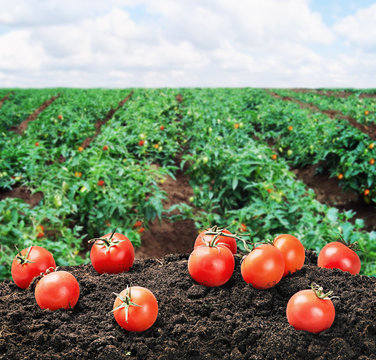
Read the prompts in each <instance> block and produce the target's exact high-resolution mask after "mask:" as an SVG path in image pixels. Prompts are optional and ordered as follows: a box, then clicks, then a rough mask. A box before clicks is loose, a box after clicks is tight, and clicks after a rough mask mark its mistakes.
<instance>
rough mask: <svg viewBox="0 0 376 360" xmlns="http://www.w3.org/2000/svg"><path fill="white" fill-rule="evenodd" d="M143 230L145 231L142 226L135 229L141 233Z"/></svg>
mask: <svg viewBox="0 0 376 360" xmlns="http://www.w3.org/2000/svg"><path fill="white" fill-rule="evenodd" d="M144 231H145V228H143V227H140V228H139V229H138V230H137V232H138V233H139V234H142V233H143V232H144Z"/></svg>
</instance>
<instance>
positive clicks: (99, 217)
mask: <svg viewBox="0 0 376 360" xmlns="http://www.w3.org/2000/svg"><path fill="white" fill-rule="evenodd" d="M19 91H21V90H19ZM21 92H22V91H21ZM129 92H130V91H129V90H122V91H121V92H120V91H114V92H113V94H112V95H113V96H111V91H109V90H107V91H99V90H98V91H94V90H92V91H90V92H86V91H83V92H82V93H80V92H79V91H78V90H75V89H74V90H72V89H67V90H65V91H64V92H62V96H61V97H60V98H58V100H56V103H53V104H52V105H51V106H50V107H49V108H47V109H46V110H45V111H44V112H43V113H41V114H40V116H39V117H38V119H37V120H35V121H33V122H31V123H29V126H28V128H27V131H26V133H25V134H24V135H23V136H20V135H18V134H15V133H13V132H3V133H2V136H1V137H0V143H1V146H0V148H1V150H0V158H1V160H2V161H1V162H0V163H1V165H0V166H1V171H0V185H1V187H2V188H3V189H7V188H8V189H9V188H12V187H18V186H26V187H27V188H28V189H30V190H31V191H32V192H37V191H42V192H43V200H42V201H41V203H40V204H38V205H37V206H35V207H33V208H30V207H29V206H28V205H27V204H25V203H24V202H23V201H22V200H20V199H14V198H6V199H5V200H3V201H1V203H0V204H1V206H0V218H1V220H2V221H1V222H2V226H1V230H0V232H1V237H2V240H3V241H2V252H1V255H0V256H1V259H0V264H1V265H0V272H1V276H2V277H4V276H9V267H8V265H9V255H10V254H11V253H12V252H14V244H15V243H17V244H18V246H19V247H23V246H28V245H30V244H32V243H33V241H34V240H35V239H36V238H38V243H39V244H42V245H44V246H46V247H48V248H50V249H51V250H53V251H54V253H55V256H56V257H57V258H58V260H59V263H60V264H62V265H67V264H72V263H82V262H84V261H87V256H86V260H83V259H82V258H81V257H80V256H79V252H80V250H82V248H81V244H82V239H83V238H84V237H87V236H91V237H92V236H93V234H94V233H98V232H99V231H104V229H106V228H108V227H109V226H116V227H118V228H119V229H120V230H121V231H126V232H127V234H128V236H130V238H131V239H132V241H133V242H134V244H135V245H139V244H140V236H141V233H142V231H143V230H144V227H143V224H145V223H147V222H148V221H149V220H152V219H154V218H155V217H156V216H157V217H161V212H162V200H163V199H164V197H165V194H164V192H163V191H161V190H160V188H159V186H158V184H159V183H160V182H161V181H163V180H164V178H165V177H166V176H167V175H172V176H173V174H172V171H173V169H174V166H173V165H172V163H171V156H170V155H171V154H172V153H175V152H177V150H178V148H177V145H176V139H175V138H174V137H176V136H177V135H174V134H175V133H176V132H177V130H176V128H175V130H174V129H173V127H171V126H169V122H170V120H169V118H170V116H171V115H172V114H171V111H174V108H175V106H176V105H177V101H176V99H175V97H174V96H173V95H172V93H173V91H172V90H169V91H168V90H166V91H165V96H162V95H161V93H160V92H159V91H151V90H150V91H143V90H138V91H136V93H135V95H134V97H132V99H131V101H128V102H127V103H126V104H125V105H124V108H121V109H119V110H118V111H117V112H116V113H115V115H114V116H113V118H112V119H110V121H108V122H107V123H106V126H104V127H103V128H102V132H101V133H100V134H99V135H98V136H97V137H96V138H95V139H94V140H93V141H92V143H91V144H90V145H89V146H88V147H86V148H83V147H81V144H82V141H83V140H84V139H85V138H86V137H88V136H92V135H93V134H94V133H95V127H94V124H95V122H96V121H97V120H101V119H103V118H104V117H105V116H106V114H107V113H108V111H109V109H111V108H115V107H116V105H117V103H118V102H119V101H120V100H122V99H123V98H124V97H125V96H126V95H128V94H129ZM92 95H95V97H94V99H93V98H92ZM70 99H71V101H70ZM94 105H95V109H94V110H93V109H92V107H93V106H94ZM128 113H129V114H131V115H129V116H128V115H127V114H128ZM157 122H158V123H160V125H159V127H158V133H159V135H158V136H157V135H153V136H150V137H149V138H148V136H149V134H153V133H154V128H155V124H156V123H157ZM141 123H142V126H140V124H141ZM163 124H164V125H165V126H166V129H164V128H163ZM131 129H135V130H136V133H134V134H133V135H132V134H131V133H132V130H131ZM142 131H143V132H142ZM170 137H171V138H170ZM155 144H159V145H160V146H159V145H158V147H156V146H155ZM163 154H165V155H164V156H165V158H166V159H167V158H168V159H169V160H166V161H164V163H165V164H166V166H164V167H158V166H154V165H153V164H152V162H155V160H156V159H158V158H159V157H161V156H162V155H163ZM62 157H63V158H62ZM15 239H17V240H16V242H15V241H14V240H15Z"/></svg>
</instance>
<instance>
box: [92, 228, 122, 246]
mask: <svg viewBox="0 0 376 360" xmlns="http://www.w3.org/2000/svg"><path fill="white" fill-rule="evenodd" d="M115 233H116V229H115V230H114V231H113V232H112V234H111V236H110V237H109V238H108V239H107V238H104V237H101V238H94V239H91V240H89V243H92V242H95V241H99V242H98V243H97V244H98V245H104V246H105V247H106V252H107V251H109V250H110V248H111V247H112V246H115V245H118V244H119V243H121V242H122V241H125V240H118V239H113V237H114V235H115Z"/></svg>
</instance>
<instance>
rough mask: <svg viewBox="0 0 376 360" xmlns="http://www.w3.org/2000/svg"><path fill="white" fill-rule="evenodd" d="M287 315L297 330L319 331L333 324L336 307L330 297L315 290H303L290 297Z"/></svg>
mask: <svg viewBox="0 0 376 360" xmlns="http://www.w3.org/2000/svg"><path fill="white" fill-rule="evenodd" d="M286 316H287V320H288V322H289V324H290V325H292V326H293V327H294V328H295V329H296V330H305V331H309V332H312V333H318V332H321V331H323V330H326V329H329V328H330V327H331V326H332V324H333V321H334V318H335V309H334V305H333V303H332V300H330V299H329V298H327V297H325V298H320V297H319V296H318V295H317V293H316V292H315V291H314V290H302V291H299V292H297V293H296V294H294V295H293V296H292V297H291V298H290V300H289V302H288V303H287V308H286Z"/></svg>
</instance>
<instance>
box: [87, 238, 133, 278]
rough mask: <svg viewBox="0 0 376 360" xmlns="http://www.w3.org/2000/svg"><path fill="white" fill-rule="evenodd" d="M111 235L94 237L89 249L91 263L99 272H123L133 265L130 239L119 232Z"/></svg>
mask: <svg viewBox="0 0 376 360" xmlns="http://www.w3.org/2000/svg"><path fill="white" fill-rule="evenodd" d="M111 235H112V234H106V235H104V236H102V237H101V238H99V239H95V240H96V241H95V243H94V245H93V246H92V248H91V251H90V260H91V263H92V264H93V267H94V269H95V270H96V271H97V272H98V273H99V274H103V273H108V274H116V273H121V272H125V271H128V270H129V269H130V268H131V266H132V265H133V261H134V248H133V245H132V243H131V242H130V240H129V239H128V238H127V237H126V236H125V235H122V234H119V233H114V234H113V236H112V237H111Z"/></svg>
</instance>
